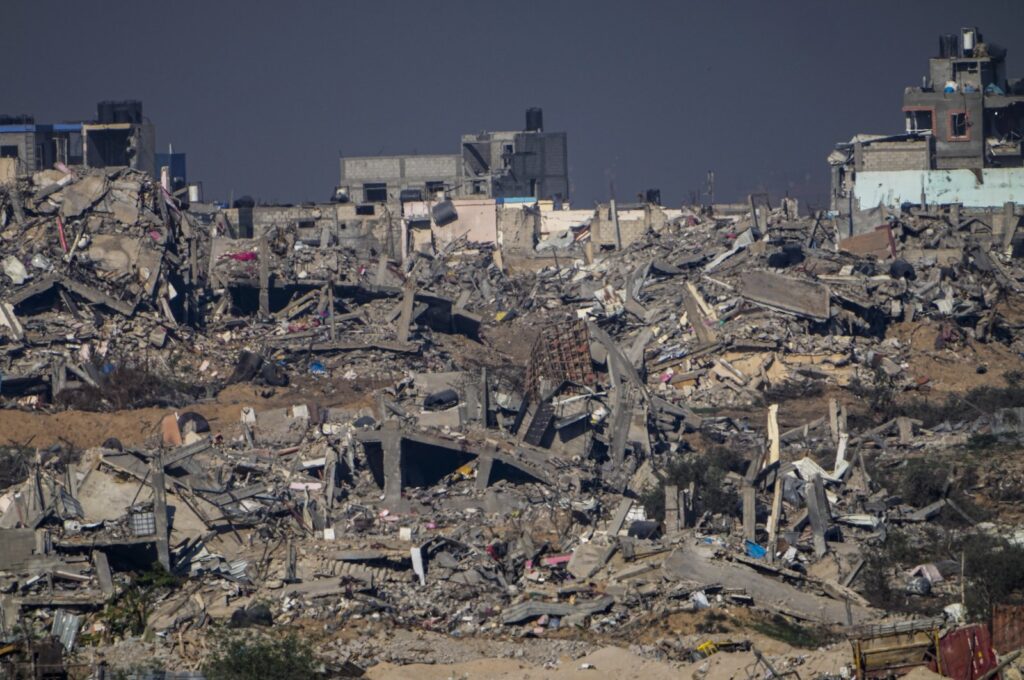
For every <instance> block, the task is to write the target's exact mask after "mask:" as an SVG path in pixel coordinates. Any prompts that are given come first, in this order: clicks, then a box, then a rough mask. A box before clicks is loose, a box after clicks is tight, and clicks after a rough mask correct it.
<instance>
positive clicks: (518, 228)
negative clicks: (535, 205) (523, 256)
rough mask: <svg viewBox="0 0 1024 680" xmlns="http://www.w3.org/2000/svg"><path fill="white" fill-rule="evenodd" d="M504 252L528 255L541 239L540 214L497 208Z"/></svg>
mask: <svg viewBox="0 0 1024 680" xmlns="http://www.w3.org/2000/svg"><path fill="white" fill-rule="evenodd" d="M497 210H498V234H499V235H500V238H501V248H502V250H504V251H506V252H509V253H528V252H532V251H533V247H534V246H535V245H536V244H537V240H538V239H539V238H540V214H539V213H537V212H536V211H530V210H525V209H523V208H502V207H499V208H497Z"/></svg>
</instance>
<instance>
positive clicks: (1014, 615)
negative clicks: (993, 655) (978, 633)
mask: <svg viewBox="0 0 1024 680" xmlns="http://www.w3.org/2000/svg"><path fill="white" fill-rule="evenodd" d="M992 647H993V648H994V649H995V650H996V651H997V652H999V653H1000V654H1008V653H1010V652H1012V651H1014V650H1017V649H1020V648H1021V647H1024V604H997V605H996V606H994V607H993V608H992Z"/></svg>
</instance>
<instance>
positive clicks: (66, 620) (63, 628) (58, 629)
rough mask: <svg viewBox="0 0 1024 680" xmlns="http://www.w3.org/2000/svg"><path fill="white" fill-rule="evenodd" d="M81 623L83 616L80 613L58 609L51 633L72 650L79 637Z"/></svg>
mask: <svg viewBox="0 0 1024 680" xmlns="http://www.w3.org/2000/svg"><path fill="white" fill-rule="evenodd" d="M81 625H82V617H81V616H80V615H78V614H71V613H69V612H66V611H64V610H63V609H58V610H57V611H56V612H55V613H54V615H53V626H52V627H51V628H50V634H51V635H53V636H54V637H55V638H57V639H58V640H60V643H61V644H62V645H64V649H66V650H68V651H69V652H70V651H71V650H72V649H74V647H75V639H76V638H77V637H78V628H79V626H81Z"/></svg>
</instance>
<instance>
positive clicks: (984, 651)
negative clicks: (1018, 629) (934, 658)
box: [931, 624, 998, 680]
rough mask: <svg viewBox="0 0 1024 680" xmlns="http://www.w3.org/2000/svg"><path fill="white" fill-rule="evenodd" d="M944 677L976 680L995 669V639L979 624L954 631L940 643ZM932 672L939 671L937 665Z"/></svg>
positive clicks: (957, 679) (958, 679)
mask: <svg viewBox="0 0 1024 680" xmlns="http://www.w3.org/2000/svg"><path fill="white" fill-rule="evenodd" d="M939 655H940V658H941V660H942V674H943V675H944V676H946V677H947V678H952V679H953V680H977V679H978V678H980V677H981V676H983V675H984V674H985V673H986V672H988V671H990V670H992V669H993V668H995V667H996V664H997V663H998V662H997V661H996V654H995V652H994V651H992V638H991V636H990V635H989V632H988V628H986V627H985V626H982V625H980V624H975V625H972V626H964V627H963V628H957V629H956V630H952V631H950V632H948V633H946V635H945V636H944V637H943V638H942V639H941V640H940V641H939ZM931 669H932V670H936V668H935V664H934V662H933V663H932V665H931Z"/></svg>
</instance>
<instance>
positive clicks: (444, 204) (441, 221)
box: [430, 201, 459, 227]
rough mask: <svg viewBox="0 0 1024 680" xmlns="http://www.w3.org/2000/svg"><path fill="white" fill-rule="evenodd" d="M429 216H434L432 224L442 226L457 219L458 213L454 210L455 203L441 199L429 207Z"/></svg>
mask: <svg viewBox="0 0 1024 680" xmlns="http://www.w3.org/2000/svg"><path fill="white" fill-rule="evenodd" d="M430 216H431V217H433V218H434V224H436V225H437V226H439V227H443V226H444V225H446V224H451V223H452V222H454V221H455V220H457V219H459V213H458V211H456V210H455V204H454V203H452V202H451V201H441V202H440V203H437V204H435V205H434V206H433V207H432V208H431V209H430Z"/></svg>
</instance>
